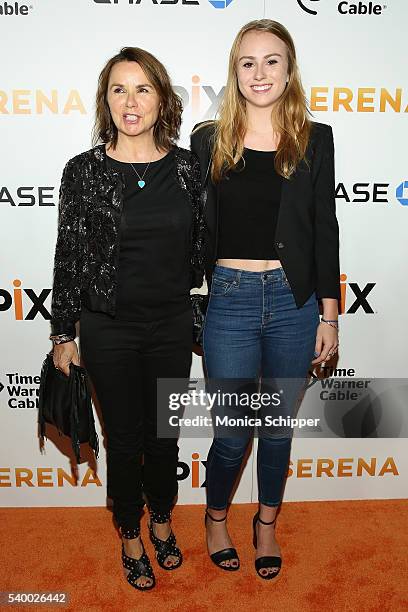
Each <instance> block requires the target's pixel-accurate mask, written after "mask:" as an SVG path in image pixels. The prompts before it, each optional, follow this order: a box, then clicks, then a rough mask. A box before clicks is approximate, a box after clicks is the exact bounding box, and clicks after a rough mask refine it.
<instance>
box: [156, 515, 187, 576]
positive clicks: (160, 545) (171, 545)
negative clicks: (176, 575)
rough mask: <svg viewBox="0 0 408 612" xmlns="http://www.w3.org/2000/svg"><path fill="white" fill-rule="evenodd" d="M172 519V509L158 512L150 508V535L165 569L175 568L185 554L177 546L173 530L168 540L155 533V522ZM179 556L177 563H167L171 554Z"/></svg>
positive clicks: (161, 565) (160, 562) (160, 563)
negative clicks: (161, 538)
mask: <svg viewBox="0 0 408 612" xmlns="http://www.w3.org/2000/svg"><path fill="white" fill-rule="evenodd" d="M170 519H171V510H168V511H166V512H157V511H155V510H150V522H149V535H150V540H151V542H152V544H153V546H154V549H155V551H156V559H157V563H158V564H159V565H160V567H161V568H163V569H165V570H175V569H177V568H178V567H180V565H181V564H182V563H183V555H182V554H181V550H180V549H179V547H178V546H177V542H176V536H175V535H174V533H173V531H171V532H170V535H169V537H168V538H167V540H160V539H159V538H158V537H157V536H156V534H155V533H154V529H153V523H159V524H160V523H167V522H170ZM170 555H171V556H172V557H177V559H178V562H177V563H176V564H175V565H166V559H167V557H169V556H170Z"/></svg>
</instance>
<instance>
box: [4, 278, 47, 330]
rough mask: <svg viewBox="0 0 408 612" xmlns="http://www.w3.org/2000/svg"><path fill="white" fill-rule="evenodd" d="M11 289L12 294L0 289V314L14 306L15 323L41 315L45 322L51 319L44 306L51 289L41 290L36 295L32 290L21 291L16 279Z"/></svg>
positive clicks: (18, 281) (19, 281)
mask: <svg viewBox="0 0 408 612" xmlns="http://www.w3.org/2000/svg"><path fill="white" fill-rule="evenodd" d="M13 287H14V289H13V292H12V293H10V292H9V291H6V289H0V312H5V311H6V310H9V309H10V308H12V307H13V306H14V317H15V319H16V321H32V320H33V319H35V317H36V316H37V315H41V316H42V317H43V318H44V319H46V320H47V321H49V320H50V319H51V314H50V313H49V311H48V310H47V308H46V307H45V305H44V302H45V300H46V299H47V297H48V296H49V295H50V293H51V289H42V291H41V292H40V294H39V295H37V294H36V293H35V291H34V290H33V289H22V288H21V280H19V279H18V278H17V279H15V280H14V281H13ZM23 298H25V299H23ZM27 298H28V299H27Z"/></svg>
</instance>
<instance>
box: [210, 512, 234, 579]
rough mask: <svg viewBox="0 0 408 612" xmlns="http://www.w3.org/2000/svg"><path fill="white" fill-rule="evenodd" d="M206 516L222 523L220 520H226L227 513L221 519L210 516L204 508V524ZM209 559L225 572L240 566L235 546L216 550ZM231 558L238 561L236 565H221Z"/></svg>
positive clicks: (232, 570)
mask: <svg viewBox="0 0 408 612" xmlns="http://www.w3.org/2000/svg"><path fill="white" fill-rule="evenodd" d="M207 517H209V518H210V519H211V520H212V521H214V522H216V523H222V521H226V520H227V515H225V516H224V518H222V519H216V518H214V517H213V516H211V514H210V513H209V512H208V510H206V511H205V517H204V523H205V525H207ZM210 559H211V561H212V562H213V563H215V565H216V566H217V567H219V568H221V569H223V570H225V571H227V572H236V571H237V570H239V568H240V562H239V557H238V553H237V551H236V549H235V548H223V549H222V550H218V551H217V552H215V553H213V554H212V555H210ZM233 559H236V560H237V561H238V565H237V566H236V567H233V566H232V565H221V563H222V562H223V561H232V560H233Z"/></svg>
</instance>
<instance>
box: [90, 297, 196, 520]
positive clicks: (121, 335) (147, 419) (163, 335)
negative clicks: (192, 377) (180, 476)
mask: <svg viewBox="0 0 408 612" xmlns="http://www.w3.org/2000/svg"><path fill="white" fill-rule="evenodd" d="M80 339H81V353H82V357H83V359H84V363H85V367H86V369H87V370H88V372H89V375H90V377H91V380H92V382H93V385H94V387H95V391H96V394H97V397H98V401H99V403H100V406H101V410H102V415H103V420H104V426H105V427H104V429H105V435H106V438H107V493H108V496H109V497H111V498H112V500H113V513H114V517H115V519H116V521H117V523H118V525H119V526H121V527H124V528H133V527H137V526H138V525H139V520H140V515H141V510H142V508H143V506H144V500H143V494H145V496H146V497H147V499H148V503H149V505H150V507H151V508H152V509H153V510H155V511H157V512H165V511H168V510H169V509H170V508H171V506H172V504H173V501H174V497H175V496H176V494H177V489H178V484H177V462H178V444H177V439H165V438H161V439H159V438H157V410H160V406H157V402H156V396H157V391H156V384H157V378H188V376H189V374H190V367H191V358H192V354H191V349H192V313H191V309H190V310H188V311H187V312H183V313H182V314H178V315H176V316H172V317H170V318H167V319H161V320H157V321H154V322H149V323H143V322H129V321H119V320H115V319H113V318H112V317H110V316H108V315H105V314H103V313H94V312H90V311H87V310H84V311H83V312H82V314H81V330H80ZM164 408H165V407H163V409H164Z"/></svg>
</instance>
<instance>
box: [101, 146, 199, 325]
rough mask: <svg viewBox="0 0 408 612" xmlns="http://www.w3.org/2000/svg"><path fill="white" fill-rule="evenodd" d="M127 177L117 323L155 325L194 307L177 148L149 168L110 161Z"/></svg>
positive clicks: (187, 213)
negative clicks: (143, 322) (176, 168)
mask: <svg viewBox="0 0 408 612" xmlns="http://www.w3.org/2000/svg"><path fill="white" fill-rule="evenodd" d="M107 160H108V164H109V165H110V166H111V167H113V168H114V169H115V170H119V171H121V172H122V173H123V175H124V178H125V189H124V192H123V212H122V218H121V227H120V234H121V237H120V252H119V265H118V287H117V297H116V315H115V318H116V319H122V320H126V321H140V320H143V321H144V320H146V321H151V320H153V319H160V318H164V317H167V316H172V315H175V314H178V313H181V312H183V310H187V309H188V308H190V297H189V295H190V282H191V278H190V277H191V271H190V250H191V231H192V211H191V205H190V203H189V201H188V197H187V194H185V193H184V192H183V190H182V189H181V187H180V185H179V183H178V182H177V179H176V173H175V161H174V150H172V151H170V152H169V153H168V154H167V155H166V156H165V157H164V158H163V159H160V160H158V161H154V162H152V163H151V164H150V166H149V168H148V169H147V172H146V174H145V175H144V181H145V183H146V184H145V187H143V188H142V189H141V188H140V187H139V186H138V181H139V178H138V176H137V174H136V172H135V171H134V170H133V168H132V165H133V166H134V167H135V168H136V170H137V171H138V173H139V174H140V176H142V175H143V172H144V170H145V169H146V164H138V163H136V164H135V163H134V164H129V163H125V162H119V161H116V160H114V159H112V158H110V157H107Z"/></svg>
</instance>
